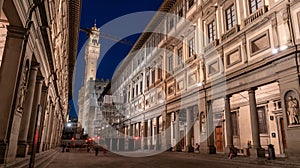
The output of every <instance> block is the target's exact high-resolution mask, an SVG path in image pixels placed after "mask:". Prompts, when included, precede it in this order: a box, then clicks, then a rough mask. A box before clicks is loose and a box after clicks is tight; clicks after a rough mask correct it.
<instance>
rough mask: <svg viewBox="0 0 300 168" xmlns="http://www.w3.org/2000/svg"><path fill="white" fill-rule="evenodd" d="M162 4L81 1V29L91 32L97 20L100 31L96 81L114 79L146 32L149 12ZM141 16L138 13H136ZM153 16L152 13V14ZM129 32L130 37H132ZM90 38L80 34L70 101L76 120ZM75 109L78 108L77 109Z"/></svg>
mask: <svg viewBox="0 0 300 168" xmlns="http://www.w3.org/2000/svg"><path fill="white" fill-rule="evenodd" d="M162 1H163V0H142V1H138V0H124V1H119V0H108V1H100V0H82V9H81V18H80V20H81V22H80V27H81V28H91V27H92V26H93V25H94V22H95V20H96V24H97V27H98V28H100V32H101V33H102V34H103V37H102V36H101V35H100V44H101V55H100V59H99V60H98V69H97V78H98V79H101V78H103V79H111V77H112V76H113V73H114V70H115V69H116V67H117V66H118V65H119V64H120V63H121V61H122V60H123V58H124V57H125V56H126V55H127V53H128V52H129V50H130V49H131V47H132V45H133V44H134V43H135V41H136V40H137V39H138V37H139V35H140V32H141V31H142V30H144V28H145V27H146V25H147V24H148V22H149V21H150V19H151V17H152V16H153V15H151V14H148V13H146V14H145V12H146V11H156V10H157V9H158V8H159V6H160V5H161V3H162ZM136 12H139V13H136ZM152 13H153V12H152ZM129 32H130V33H129ZM104 36H109V37H112V38H114V39H119V40H121V39H122V40H124V41H125V40H126V41H129V42H131V43H132V45H129V44H123V43H120V42H117V41H118V40H110V39H107V38H105V37H104ZM86 40H87V36H86V34H85V33H84V32H80V33H79V43H78V56H77V64H76V70H75V78H74V80H73V83H74V84H73V85H74V91H73V100H70V101H69V102H70V106H71V107H73V108H71V112H70V117H71V118H74V117H75V118H76V117H77V112H76V111H77V110H76V109H78V106H77V95H78V89H79V88H80V87H81V86H82V84H83V83H82V79H83V76H84V68H85V67H84V66H85V64H84V49H83V48H84V44H85V42H86ZM74 107H75V108H74Z"/></svg>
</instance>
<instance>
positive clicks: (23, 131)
mask: <svg viewBox="0 0 300 168" xmlns="http://www.w3.org/2000/svg"><path fill="white" fill-rule="evenodd" d="M38 68H39V64H38V63H36V64H35V63H32V65H31V69H30V75H29V80H28V88H27V95H26V99H25V102H24V109H23V114H22V120H21V127H20V132H19V138H18V150H17V157H25V156H26V155H27V153H28V145H27V134H28V129H29V124H30V116H31V112H32V103H33V98H34V91H35V83H36V76H37V71H38Z"/></svg>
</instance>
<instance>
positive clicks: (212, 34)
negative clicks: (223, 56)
mask: <svg viewBox="0 0 300 168" xmlns="http://www.w3.org/2000/svg"><path fill="white" fill-rule="evenodd" d="M207 33H208V34H207V35H208V43H211V42H213V41H214V40H215V39H216V37H217V34H216V23H215V21H214V20H213V21H212V22H210V23H209V24H208V25H207Z"/></svg>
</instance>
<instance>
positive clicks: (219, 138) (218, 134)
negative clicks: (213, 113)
mask: <svg viewBox="0 0 300 168" xmlns="http://www.w3.org/2000/svg"><path fill="white" fill-rule="evenodd" d="M215 139H216V148H217V152H223V151H224V149H223V128H222V126H217V127H216V130H215Z"/></svg>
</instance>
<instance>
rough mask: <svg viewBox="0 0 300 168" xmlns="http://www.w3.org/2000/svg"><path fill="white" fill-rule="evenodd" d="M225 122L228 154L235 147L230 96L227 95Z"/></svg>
mask: <svg viewBox="0 0 300 168" xmlns="http://www.w3.org/2000/svg"><path fill="white" fill-rule="evenodd" d="M225 124H226V140H227V145H226V151H225V153H226V154H228V153H229V152H230V148H232V147H233V137H232V121H231V109H230V96H226V97H225Z"/></svg>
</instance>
